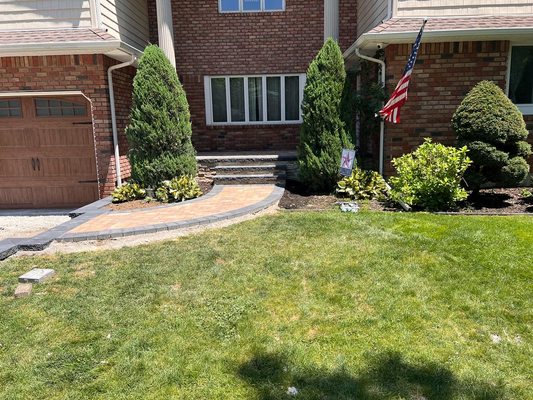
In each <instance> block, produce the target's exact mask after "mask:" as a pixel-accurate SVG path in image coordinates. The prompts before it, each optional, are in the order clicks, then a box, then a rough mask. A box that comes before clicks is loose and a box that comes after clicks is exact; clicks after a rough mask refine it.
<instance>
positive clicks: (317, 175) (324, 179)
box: [298, 39, 351, 191]
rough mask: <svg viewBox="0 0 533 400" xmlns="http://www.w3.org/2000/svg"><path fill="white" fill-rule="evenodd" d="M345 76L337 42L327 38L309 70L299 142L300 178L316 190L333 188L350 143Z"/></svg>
mask: <svg viewBox="0 0 533 400" xmlns="http://www.w3.org/2000/svg"><path fill="white" fill-rule="evenodd" d="M345 79H346V71H345V69H344V60H343V57H342V53H341V50H340V48H339V45H338V44H337V42H335V41H334V40H332V39H328V40H327V41H326V43H325V44H324V46H323V47H322V49H321V50H320V51H319V53H318V55H317V56H316V58H315V59H314V60H313V62H312V63H311V65H310V66H309V69H308V71H307V83H306V85H305V89H304V100H303V104H302V111H303V124H302V128H301V131H300V145H299V146H298V164H299V173H300V180H301V181H302V182H303V183H304V184H306V185H308V186H309V188H310V189H311V190H313V191H332V190H333V189H334V187H335V185H336V183H337V180H338V171H339V165H340V159H341V153H342V149H343V147H350V146H351V144H350V142H349V140H348V138H347V135H346V132H345V129H344V123H343V121H342V119H341V111H340V103H341V98H342V92H343V87H344V81H345Z"/></svg>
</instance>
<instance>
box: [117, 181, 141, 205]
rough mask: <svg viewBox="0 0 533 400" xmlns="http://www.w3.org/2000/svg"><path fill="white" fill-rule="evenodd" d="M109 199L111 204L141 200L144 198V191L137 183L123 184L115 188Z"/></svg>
mask: <svg viewBox="0 0 533 400" xmlns="http://www.w3.org/2000/svg"><path fill="white" fill-rule="evenodd" d="M111 197H112V198H113V203H125V202H127V201H133V200H142V199H144V198H145V197H146V190H144V189H143V188H142V187H141V185H139V184H138V183H125V184H124V185H122V186H120V187H118V188H116V189H115V190H114V191H113V194H112V195H111Z"/></svg>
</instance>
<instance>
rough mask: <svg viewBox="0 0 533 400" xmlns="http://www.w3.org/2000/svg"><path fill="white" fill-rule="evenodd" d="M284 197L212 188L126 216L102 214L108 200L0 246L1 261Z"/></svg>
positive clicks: (174, 225) (250, 208)
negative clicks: (59, 244)
mask: <svg viewBox="0 0 533 400" xmlns="http://www.w3.org/2000/svg"><path fill="white" fill-rule="evenodd" d="M283 191H284V189H283V188H281V187H278V186H275V185H228V186H224V185H215V186H214V187H213V189H212V190H211V192H209V193H208V194H207V195H205V196H202V197H200V198H198V199H194V200H189V201H186V202H183V203H177V204H170V205H163V206H159V207H153V208H148V209H139V210H128V211H111V210H109V209H107V208H105V206H106V205H107V204H109V202H110V199H109V198H108V199H104V200H100V201H98V202H96V203H93V204H91V205H89V206H86V207H83V208H81V209H79V210H76V211H75V212H74V213H72V214H73V215H75V216H76V218H73V219H72V220H70V221H68V222H66V223H64V224H62V225H59V226H57V227H55V228H53V229H50V230H49V231H47V232H45V233H42V234H40V235H37V236H35V237H33V238H30V239H6V240H3V241H0V260H2V259H5V258H7V257H9V256H10V255H12V254H14V253H16V252H17V251H18V250H36V251H39V250H43V249H44V248H46V247H47V246H48V245H49V244H50V243H51V242H53V241H60V242H61V241H83V240H97V239H110V238H115V237H122V236H128V235H139V234H144V233H154V232H158V231H164V230H171V229H179V228H186V227H191V226H198V225H204V224H209V223H213V222H217V221H222V220H228V219H232V218H237V217H241V216H244V215H247V214H253V213H256V212H258V211H261V210H263V209H265V208H268V207H269V206H271V205H273V204H276V203H277V202H278V201H279V200H280V199H281V197H282V196H283Z"/></svg>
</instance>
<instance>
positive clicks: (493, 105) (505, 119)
mask: <svg viewBox="0 0 533 400" xmlns="http://www.w3.org/2000/svg"><path fill="white" fill-rule="evenodd" d="M452 127H453V129H454V130H455V133H456V134H457V139H458V144H459V146H466V147H467V148H468V150H469V152H468V156H469V157H470V158H471V159H472V161H473V164H472V166H471V167H470V169H469V170H468V171H467V173H466V174H465V179H466V180H467V183H468V186H469V187H470V188H471V189H473V190H475V191H476V190H479V188H480V186H481V185H483V184H485V183H487V182H492V183H494V184H497V185H502V186H514V185H516V184H518V183H519V182H520V181H522V180H523V179H524V178H525V177H526V176H527V174H528V172H529V166H528V164H527V162H526V160H525V157H527V156H529V155H530V154H531V146H530V145H529V144H528V143H527V142H526V139H527V136H528V131H527V129H526V124H525V122H524V118H523V117H522V114H521V113H520V110H519V109H518V108H517V107H516V106H515V105H514V104H513V103H512V102H511V100H509V98H508V97H507V96H506V95H505V93H504V92H503V91H502V90H501V89H500V88H499V87H498V86H497V85H496V84H495V83H493V82H489V81H483V82H479V83H478V84H477V85H476V86H475V87H474V88H473V89H472V90H471V91H470V92H469V93H468V94H467V96H466V97H465V98H464V100H463V102H462V103H461V105H460V106H459V107H458V108H457V111H456V112H455V114H454V116H453V118H452Z"/></svg>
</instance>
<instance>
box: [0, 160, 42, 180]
mask: <svg viewBox="0 0 533 400" xmlns="http://www.w3.org/2000/svg"><path fill="white" fill-rule="evenodd" d="M37 176H38V172H37V171H34V170H33V164H32V160H31V159H29V158H22V159H18V158H8V157H6V158H0V177H1V178H13V179H16V180H20V179H24V178H31V177H37Z"/></svg>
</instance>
